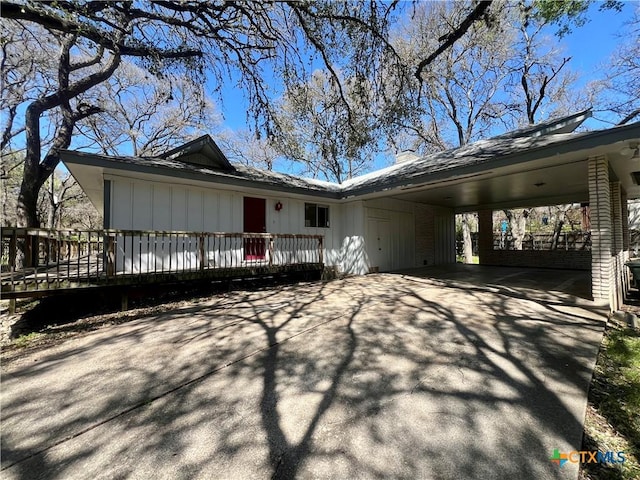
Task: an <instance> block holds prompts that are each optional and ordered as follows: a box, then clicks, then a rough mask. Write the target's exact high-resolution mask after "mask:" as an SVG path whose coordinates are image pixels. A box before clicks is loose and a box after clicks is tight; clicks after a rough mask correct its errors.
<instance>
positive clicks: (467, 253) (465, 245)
mask: <svg viewBox="0 0 640 480" xmlns="http://www.w3.org/2000/svg"><path fill="white" fill-rule="evenodd" d="M470 217H471V214H470V213H464V214H462V252H463V255H464V263H473V244H472V242H471V228H470V227H469V221H470V220H471V218H470Z"/></svg>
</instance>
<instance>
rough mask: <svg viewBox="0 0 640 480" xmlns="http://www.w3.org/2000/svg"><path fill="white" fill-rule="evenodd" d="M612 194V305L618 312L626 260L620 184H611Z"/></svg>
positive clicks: (622, 293)
mask: <svg viewBox="0 0 640 480" xmlns="http://www.w3.org/2000/svg"><path fill="white" fill-rule="evenodd" d="M609 190H610V193H611V223H612V232H613V241H612V242H611V243H612V245H611V247H612V250H611V255H612V256H613V282H612V286H613V288H614V292H613V297H614V301H615V304H614V305H612V307H613V309H614V310H617V309H618V308H619V307H620V305H622V304H623V302H624V294H625V293H626V291H625V289H624V281H623V276H624V270H623V269H624V268H625V266H624V259H623V253H622V252H623V228H622V197H621V188H620V182H611V183H610V185H609Z"/></svg>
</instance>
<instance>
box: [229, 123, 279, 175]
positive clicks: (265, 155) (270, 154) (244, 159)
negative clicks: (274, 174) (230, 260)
mask: <svg viewBox="0 0 640 480" xmlns="http://www.w3.org/2000/svg"><path fill="white" fill-rule="evenodd" d="M216 141H217V142H218V143H219V144H220V146H221V148H222V150H223V151H224V153H225V155H226V156H227V157H228V158H229V160H231V161H235V162H238V163H242V164H244V165H248V166H252V167H257V168H263V169H265V170H273V169H274V166H275V165H276V162H277V161H278V159H279V158H280V154H279V153H278V152H277V151H276V150H275V149H274V148H273V146H272V145H271V143H270V142H269V140H268V139H265V138H264V137H259V136H258V135H257V134H256V132H252V131H250V130H247V129H241V130H235V131H231V130H227V131H223V132H220V133H219V134H218V135H217V138H216Z"/></svg>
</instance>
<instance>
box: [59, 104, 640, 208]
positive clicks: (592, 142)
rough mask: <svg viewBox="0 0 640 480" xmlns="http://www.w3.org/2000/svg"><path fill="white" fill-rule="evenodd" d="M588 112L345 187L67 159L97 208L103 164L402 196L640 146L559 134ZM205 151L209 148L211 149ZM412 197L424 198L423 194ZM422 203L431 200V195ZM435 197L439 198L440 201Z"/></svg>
mask: <svg viewBox="0 0 640 480" xmlns="http://www.w3.org/2000/svg"><path fill="white" fill-rule="evenodd" d="M588 116H590V112H588V111H587V112H579V113H578V114H574V115H571V116H569V117H563V118H562V119H557V120H553V121H551V122H546V123H544V124H540V125H536V126H534V127H528V128H525V129H521V130H516V131H514V132H509V133H508V134H504V135H500V136H497V137H494V138H491V139H487V140H481V141H478V142H475V143H473V144H470V145H466V146H464V147H460V148H455V149H451V150H446V151H443V152H438V153H434V154H430V155H426V156H423V157H420V158H417V159H414V160H410V161H406V162H403V163H399V164H395V165H392V166H389V167H387V168H383V169H381V170H377V171H375V172H371V173H369V174H366V175H363V176H360V177H356V178H353V179H350V180H347V181H345V182H343V183H341V184H337V183H331V182H325V181H320V180H316V179H308V178H301V177H297V176H293V175H287V174H282V173H277V172H272V171H265V170H260V169H257V168H253V167H248V166H245V165H241V164H237V163H235V164H233V165H231V164H228V163H226V162H225V160H226V159H224V158H219V155H220V154H221V152H220V151H219V150H218V151H217V152H216V155H217V156H218V158H217V159H216V162H212V163H210V164H209V165H203V164H202V163H200V164H196V163H188V162H186V161H181V160H180V159H179V158H180V157H176V158H173V159H172V158H163V157H130V156H105V155H96V154H91V153H82V152H76V151H63V152H62V153H61V158H62V160H63V162H64V163H65V164H66V165H67V167H68V168H69V170H70V171H71V173H72V174H73V175H74V177H75V178H76V180H77V181H78V183H80V185H81V186H82V187H83V188H84V189H85V191H87V193H88V194H89V196H90V198H91V199H92V201H93V202H94V203H95V204H96V206H97V205H98V204H101V203H102V192H101V191H98V190H101V189H102V188H103V187H102V180H100V182H99V184H98V183H95V173H96V172H95V169H96V168H97V169H99V170H100V171H101V172H102V174H103V175H104V174H106V173H110V174H115V175H122V172H126V173H127V175H128V176H132V177H136V176H137V177H141V178H144V177H145V176H148V175H152V176H154V177H155V176H158V175H159V176H165V177H167V176H168V177H173V178H174V179H179V178H181V179H186V180H191V181H194V180H195V181H197V182H204V183H207V184H211V183H213V184H224V185H232V186H239V187H247V188H253V189H256V188H257V189H262V190H271V191H280V192H290V193H297V194H301V195H307V196H312V197H324V198H327V199H335V200H340V199H348V198H351V199H354V198H355V197H362V196H364V197H367V196H371V195H375V196H397V194H398V193H399V192H401V191H406V190H407V189H412V190H415V189H419V188H422V189H429V188H433V187H437V186H439V185H441V184H442V183H443V182H445V183H446V182H451V181H456V180H457V181H464V180H465V179H469V178H476V177H478V176H482V175H486V174H487V173H489V172H494V173H495V172H499V171H500V169H504V168H507V169H509V171H510V172H512V173H513V172H514V171H516V170H518V171H521V172H523V174H524V173H526V170H528V169H529V168H530V167H531V165H533V164H535V165H537V166H538V167H540V168H542V167H550V166H555V165H559V164H563V163H568V164H570V163H575V162H576V161H578V160H580V161H586V159H587V158H588V157H590V156H593V155H610V154H612V152H614V154H615V153H617V152H618V151H620V150H621V149H622V148H624V147H629V146H634V145H637V144H639V143H640V122H638V123H635V124H631V125H625V126H619V127H614V128H610V129H607V130H599V131H592V132H582V133H557V132H567V131H571V130H573V129H574V128H575V127H576V126H577V125H578V124H579V123H581V122H582V121H583V120H584V119H585V118H587V117H588ZM203 139H205V137H201V139H196V140H194V141H192V142H190V144H194V143H196V144H198V142H199V141H200V142H201V143H202V142H203V141H204V144H206V145H211V143H213V141H212V140H211V139H210V138H208V137H207V139H205V140H203ZM188 145H189V144H188ZM213 145H215V143H213ZM212 150H213V149H212ZM204 152H205V153H206V150H205V151H204ZM614 156H615V155H614ZM164 157H166V156H164ZM618 160H619V159H618ZM87 167H89V168H87ZM625 175H626V174H625ZM89 177H93V179H94V180H93V182H94V183H95V185H94V188H91V185H90V184H91V182H92V180H91V178H89ZM626 177H629V178H625V180H624V181H623V187H625V188H626V189H627V190H630V189H631V190H633V189H636V190H637V189H638V187H637V185H635V184H634V183H633V181H631V176H630V175H626ZM101 178H102V175H101ZM621 180H622V179H621ZM585 181H586V178H585ZM636 193H637V195H630V198H631V197H633V196H640V190H639V191H638V192H636ZM413 200H414V201H422V200H420V199H419V198H413ZM423 201H425V203H427V202H426V199H425V200H423ZM430 202H431V203H433V199H431V200H430ZM450 206H454V207H460V205H450Z"/></svg>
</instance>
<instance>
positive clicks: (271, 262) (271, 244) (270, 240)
mask: <svg viewBox="0 0 640 480" xmlns="http://www.w3.org/2000/svg"><path fill="white" fill-rule="evenodd" d="M269 266H270V267H272V266H273V235H269Z"/></svg>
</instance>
